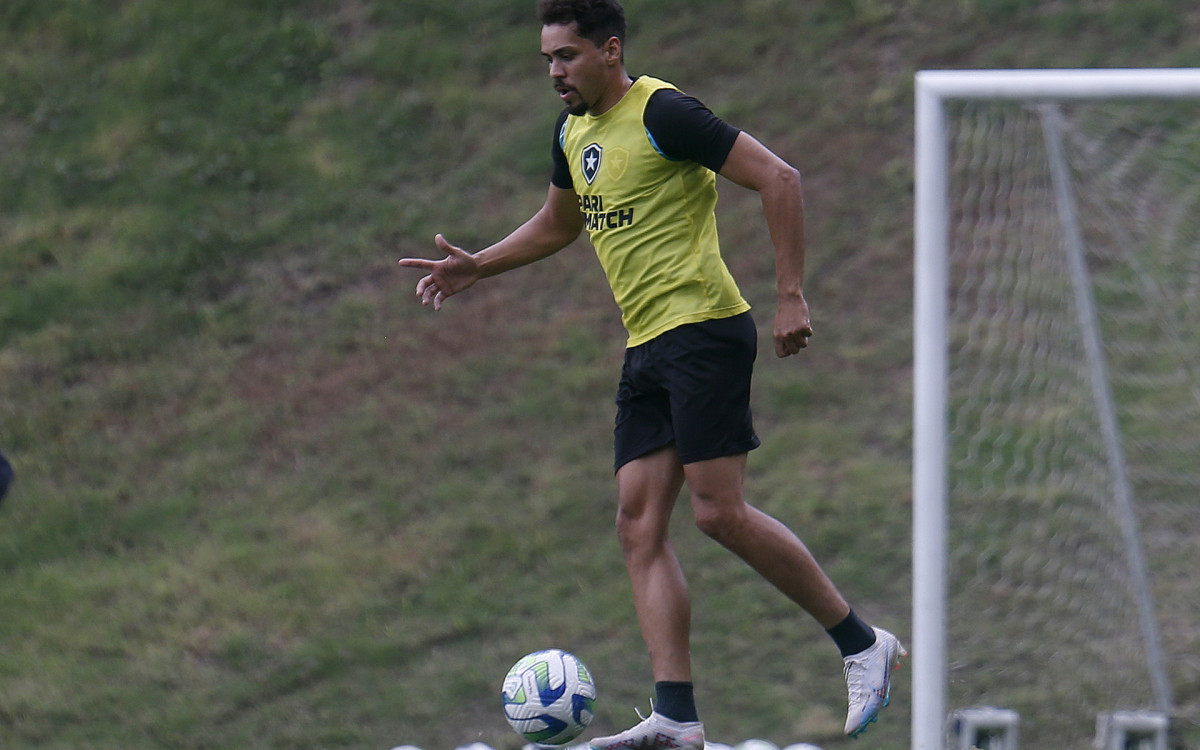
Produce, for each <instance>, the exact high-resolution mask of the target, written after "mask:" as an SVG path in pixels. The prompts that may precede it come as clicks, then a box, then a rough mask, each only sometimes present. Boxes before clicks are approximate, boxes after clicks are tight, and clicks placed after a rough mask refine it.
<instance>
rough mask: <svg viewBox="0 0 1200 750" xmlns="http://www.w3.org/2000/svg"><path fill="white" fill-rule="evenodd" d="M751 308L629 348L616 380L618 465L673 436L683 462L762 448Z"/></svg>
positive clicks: (661, 444)
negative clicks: (755, 407) (754, 412)
mask: <svg viewBox="0 0 1200 750" xmlns="http://www.w3.org/2000/svg"><path fill="white" fill-rule="evenodd" d="M757 354H758V334H757V332H756V330H755V327H754V320H753V318H751V317H750V313H748V312H745V313H741V314H740V315H734V316H733V317H730V318H719V319H717V320H706V321H703V322H700V323H689V324H686V325H682V326H679V327H678V328H673V329H671V330H669V331H667V332H666V333H663V334H661V335H659V336H657V337H656V338H654V339H652V340H650V341H647V342H646V343H644V344H641V345H639V346H635V347H632V348H630V349H626V350H625V364H624V366H623V367H622V368H621V384H620V385H619V386H618V387H617V420H616V427H615V429H614V430H613V434H614V444H615V457H616V460H615V463H614V468H615V469H620V468H621V467H622V466H624V465H625V464H627V463H629V462H630V461H632V460H633V459H635V458H638V457H640V456H644V455H646V454H647V453H650V452H651V451H654V450H657V449H659V448H662V447H664V446H666V445H670V444H671V443H675V446H676V448H677V449H678V451H679V458H680V460H681V461H682V462H683V463H685V464H690V463H695V462H697V461H707V460H709V459H712V458H721V457H723V456H734V455H738V454H740V453H746V452H747V451H750V450H753V449H754V448H757V447H758V445H759V441H758V436H757V435H755V434H754V424H753V422H752V420H751V418H750V376H751V374H752V373H753V371H754V358H755V357H756V356H757Z"/></svg>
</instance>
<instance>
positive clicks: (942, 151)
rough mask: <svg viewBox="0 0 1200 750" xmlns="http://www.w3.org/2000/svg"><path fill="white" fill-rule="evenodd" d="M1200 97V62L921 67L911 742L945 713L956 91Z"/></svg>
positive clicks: (934, 743)
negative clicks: (952, 108)
mask: <svg viewBox="0 0 1200 750" xmlns="http://www.w3.org/2000/svg"><path fill="white" fill-rule="evenodd" d="M1136 98H1160V99H1161V98H1200V68H1187V69H1182V68H1179V69H1165V68H1160V69H1144V70H1135V69H1103V70H956V71H947V70H942V71H921V72H919V73H917V75H916V96H915V99H916V112H915V115H916V122H915V125H916V127H915V144H914V145H915V152H914V155H915V205H914V208H915V215H914V221H915V224H914V240H915V247H914V251H915V254H914V330H915V334H914V347H913V355H914V362H913V379H914V388H913V623H912V627H913V637H912V643H913V659H912V664H913V671H912V682H913V697H912V700H913V708H912V748H913V749H914V750H940V748H942V747H943V744H944V739H945V735H944V728H945V719H946V715H947V714H946V710H947V707H946V679H947V644H946V632H947V622H946V611H947V609H946V608H947V598H946V597H947V589H946V572H947V571H946V566H947V553H948V550H947V531H948V529H947V517H948V499H949V498H948V474H947V466H948V464H947V459H948V445H947V440H948V431H947V417H948V411H947V409H948V399H949V356H948V346H947V342H948V309H949V281H950V279H949V218H950V217H949V197H950V196H949V187H950V177H949V139H948V137H947V133H948V131H947V120H946V111H945V106H946V103H947V102H948V101H951V100H1028V101H1054V100H1072V99H1136Z"/></svg>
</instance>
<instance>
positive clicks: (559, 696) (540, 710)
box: [500, 648, 596, 745]
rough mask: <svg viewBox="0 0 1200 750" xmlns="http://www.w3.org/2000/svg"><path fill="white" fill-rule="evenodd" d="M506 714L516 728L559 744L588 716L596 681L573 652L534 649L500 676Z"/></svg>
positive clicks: (577, 731)
mask: <svg viewBox="0 0 1200 750" xmlns="http://www.w3.org/2000/svg"><path fill="white" fill-rule="evenodd" d="M500 694H501V699H502V700H503V702H504V718H506V719H508V723H509V724H511V725H512V728H513V729H515V730H516V732H517V734H519V735H521V736H522V737H524V738H525V739H526V740H529V741H530V742H534V743H537V744H539V745H562V744H565V743H567V742H570V741H571V740H573V739H575V738H576V737H578V736H579V735H580V734H581V733H582V732H583V730H584V729H586V728H587V725H588V724H590V723H591V721H592V713H593V711H594V710H595V707H596V683H595V681H593V680H592V673H591V672H589V671H588V668H587V667H586V666H584V664H583V662H581V661H579V659H576V658H575V656H574V655H573V654H569V653H567V652H566V651H562V650H560V649H557V648H552V649H547V650H545V651H534V652H533V653H532V654H528V655H527V656H524V657H522V658H521V660H520V661H518V662H517V663H516V664H514V665H513V668H512V669H510V670H508V674H506V675H505V676H504V687H503V688H501V691H500Z"/></svg>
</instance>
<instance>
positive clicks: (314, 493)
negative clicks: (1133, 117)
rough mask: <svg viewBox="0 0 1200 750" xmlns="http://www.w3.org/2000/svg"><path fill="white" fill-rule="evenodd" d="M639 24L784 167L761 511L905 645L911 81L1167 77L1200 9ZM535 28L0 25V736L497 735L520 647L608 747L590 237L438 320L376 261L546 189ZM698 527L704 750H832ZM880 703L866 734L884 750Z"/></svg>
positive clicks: (640, 18) (610, 656)
mask: <svg viewBox="0 0 1200 750" xmlns="http://www.w3.org/2000/svg"><path fill="white" fill-rule="evenodd" d="M626 5H627V9H628V11H629V16H630V39H629V44H628V46H627V48H628V62H629V67H630V69H631V72H633V73H635V74H636V73H642V72H646V73H652V74H654V75H657V76H660V77H663V78H666V79H667V80H671V81H673V82H675V83H677V84H678V85H680V86H681V87H683V88H685V89H686V90H688V91H689V92H691V93H694V94H696V95H698V96H700V97H701V98H702V99H704V100H705V101H706V102H707V103H708V104H709V105H710V106H712V107H713V108H714V109H715V110H716V111H717V112H718V114H721V115H723V116H725V117H726V118H727V119H729V120H730V121H732V122H733V123H735V124H737V125H739V126H741V127H743V128H745V129H747V130H749V131H750V132H752V133H754V134H755V135H757V136H758V137H760V138H761V139H762V140H764V141H765V142H767V143H768V144H769V145H771V146H772V147H774V148H775V150H777V151H778V152H779V153H781V154H782V155H784V156H785V157H786V158H788V159H789V160H790V161H792V162H793V163H795V164H796V165H797V166H798V167H799V168H800V169H801V171H802V172H803V173H804V174H805V177H806V185H807V200H808V211H809V242H810V246H811V250H810V258H809V274H808V276H809V281H808V289H807V294H808V297H809V302H810V304H811V305H812V308H813V312H814V326H815V328H816V332H817V335H816V338H815V339H814V341H813V348H812V349H810V350H809V351H808V352H807V353H806V354H805V355H804V357H803V359H802V360H801V361H795V360H792V361H786V362H777V361H775V360H774V358H772V357H770V356H766V357H764V358H763V359H762V360H761V361H760V369H759V374H758V379H757V382H756V388H757V390H756V393H755V409H756V419H757V426H758V429H759V432H760V435H761V436H762V437H763V439H764V446H763V448H762V449H760V450H759V451H756V452H755V454H754V455H753V457H752V460H751V466H750V476H749V480H748V484H749V495H750V497H751V498H752V499H753V501H754V502H755V503H756V504H757V505H759V506H761V507H763V508H764V509H765V510H767V511H768V512H771V513H773V514H775V515H777V516H778V517H780V518H781V519H782V520H784V521H786V522H787V523H789V524H790V525H792V526H793V528H795V529H796V530H797V531H798V532H799V533H800V534H801V536H803V537H804V539H805V540H806V541H807V542H808V544H809V546H810V547H811V548H812V549H813V550H814V551H815V553H816V554H817V555H818V557H819V558H820V559H821V560H822V562H823V563H824V564H825V565H826V567H827V570H828V571H829V572H830V573H831V575H832V576H833V577H834V578H835V580H836V581H838V582H839V584H840V585H841V586H842V588H843V589H844V591H845V593H846V594H847V595H848V597H849V598H850V599H851V600H852V601H853V602H854V604H855V606H856V608H857V609H859V610H860V611H861V612H862V613H863V614H864V615H866V616H867V617H868V618H870V619H872V620H873V621H877V622H879V623H881V624H885V625H888V626H890V627H892V628H894V629H895V630H896V631H897V632H898V633H899V634H900V635H901V636H902V637H907V636H908V635H909V633H908V625H907V622H908V613H909V608H910V596H909V593H910V592H909V578H908V575H909V573H908V571H909V546H910V537H909V523H910V512H909V510H910V498H909V465H908V464H909V451H910V438H911V432H910V411H909V393H910V390H911V377H910V375H911V372H910V348H911V333H910V325H911V323H910V321H911V303H910V296H911V295H910V288H911V280H912V276H911V268H910V266H911V262H910V258H911V251H910V247H911V228H910V227H911V203H912V201H911V174H912V166H911V138H912V122H911V120H912V115H911V112H912V101H911V99H912V74H913V73H914V72H915V71H916V70H918V69H921V68H930V67H1037V66H1058V67H1065V66H1148V65H1180V64H1195V63H1196V59H1195V51H1194V39H1195V38H1196V36H1197V33H1198V32H1200V17H1198V16H1197V14H1196V12H1195V10H1194V9H1193V8H1192V4H1190V3H1186V2H1182V1H1178V2H1176V1H1172V0H1145V1H1142V0H1139V1H1137V2H1122V1H1120V0H1093V1H1089V2H1080V3H1053V4H1049V3H1038V2H1035V1H1034V0H912V1H911V2H886V1H884V0H853V1H852V2H845V1H844V0H820V1H819V2H809V3H794V2H789V1H787V0H745V1H743V2H727V1H722V2H717V1H716V0H703V1H700V0H654V1H653V2H651V0H629V1H628V2H627V3H626ZM532 6H533V3H532V2H519V3H510V2H501V1H500V0H464V1H463V2H458V3H440V2H434V1H433V0H413V1H409V0H405V2H401V3H395V2H379V1H378V0H295V1H293V2H288V1H286V0H240V1H239V2H233V1H232V0H211V1H209V2H203V3H174V2H169V1H168V0H6V2H5V3H3V5H0V70H3V71H4V73H3V75H0V449H3V450H4V452H5V453H6V454H7V455H8V456H9V457H10V459H11V460H12V462H13V463H14V465H15V466H16V468H17V472H18V482H17V484H16V485H15V487H14V490H13V492H12V493H11V494H10V495H9V497H8V498H7V499H6V500H5V503H4V505H3V506H0V612H2V613H3V614H2V616H0V747H3V748H13V749H14V750H24V749H26V748H28V749H34V748H37V749H39V750H41V749H47V750H49V749H55V750H67V749H70V750H80V749H81V748H88V749H89V750H108V749H110V748H111V749H112V750H116V749H117V748H122V749H123V748H130V747H134V748H178V749H184V750H201V749H205V748H212V749H214V750H215V749H218V748H220V749H223V750H227V749H229V748H290V749H291V750H305V749H308V748H312V749H315V748H338V747H345V748H350V747H354V748H383V749H384V750H386V748H390V747H392V746H393V745H399V744H404V743H412V744H416V745H419V746H421V747H424V748H426V750H434V749H435V748H452V747H455V746H457V745H461V744H465V743H468V742H472V741H475V740H482V741H485V742H488V743H489V744H493V745H495V746H496V747H498V748H514V747H516V746H517V744H518V743H517V738H516V736H515V735H513V734H512V733H511V732H510V731H509V730H508V728H507V726H506V725H505V723H504V719H503V717H502V716H501V713H500V711H499V698H498V692H499V684H500V680H501V678H502V677H503V675H504V673H505V671H506V670H507V669H508V667H509V666H510V664H511V662H512V661H514V660H515V659H516V658H517V657H518V656H520V655H521V654H524V653H526V652H528V651H531V650H533V649H535V648H540V647H545V646H549V645H555V646H559V647H562V648H567V649H570V650H572V651H574V652H576V653H578V654H579V655H580V656H581V657H582V658H583V659H584V660H585V661H586V662H587V663H588V664H589V666H590V667H591V668H592V670H593V672H594V673H595V674H596V677H597V681H598V683H599V687H600V703H599V706H598V718H597V720H596V722H595V725H594V726H595V728H596V729H597V730H599V731H607V730H613V729H618V728H620V727H621V726H623V725H625V724H628V723H630V721H631V720H632V719H633V718H634V714H633V710H632V709H633V707H634V706H635V705H641V706H643V707H644V706H645V701H646V699H647V698H648V697H649V681H650V676H649V674H648V669H647V664H646V659H645V656H644V655H643V649H642V644H641V641H640V637H639V635H638V633H637V629H636V625H635V621H634V618H633V613H632V606H631V602H630V595H629V592H628V585H627V582H626V579H625V574H624V570H623V568H622V565H621V559H620V553H619V550H618V549H617V545H616V541H615V536H614V535H613V533H612V530H611V525H612V523H611V522H612V517H613V514H614V506H613V495H614V491H613V486H612V480H611V476H610V473H611V472H610V468H609V467H610V458H609V455H610V445H609V442H610V424H611V407H610V403H611V399H612V392H613V388H614V385H615V379H616V374H617V370H618V368H619V363H620V358H621V347H622V343H623V332H622V331H621V330H620V326H619V322H618V320H617V315H616V311H615V309H614V306H613V304H612V301H611V297H610V295H609V293H608V290H607V289H606V287H605V285H604V281H603V278H602V275H601V273H600V271H599V269H598V267H597V265H596V263H595V260H594V258H593V257H592V256H591V250H590V248H589V247H587V245H586V243H579V244H577V245H575V246H572V247H571V248H569V249H567V250H565V251H564V252H562V253H561V254H559V255H558V256H555V257H554V258H552V259H549V260H547V261H545V262H544V263H541V264H539V265H538V266H535V267H531V268H528V269H524V270H522V271H519V272H516V273H513V274H511V275H510V276H508V277H504V278H500V279H495V280H492V281H489V282H488V283H486V284H484V285H482V286H480V287H479V288H477V289H475V290H472V292H471V293H470V294H469V295H464V296H463V297H462V298H457V299H454V300H452V301H451V302H450V303H449V304H448V305H447V308H446V309H445V310H443V311H442V312H441V313H440V314H438V315H432V314H430V313H429V312H428V311H426V310H423V309H421V308H420V306H419V305H416V304H415V303H414V301H413V300H412V298H411V288H412V284H413V282H415V278H414V277H413V276H412V275H411V274H406V273H403V272H401V271H399V270H398V269H397V268H396V267H395V261H396V259H397V258H399V257H401V256H406V255H413V254H429V253H432V252H433V249H432V241H431V238H432V236H433V234H434V233H435V232H437V231H442V232H444V233H445V234H446V235H447V237H448V238H449V239H450V240H451V241H452V242H455V243H456V244H460V245H463V246H466V247H468V248H477V247H479V246H481V245H482V244H483V243H485V242H487V241H489V240H492V239H495V238H498V237H499V236H501V235H502V234H503V233H504V232H506V231H508V230H509V229H511V228H512V227H513V226H515V225H516V224H518V223H519V222H520V221H523V220H524V219H525V218H526V217H527V216H528V215H529V214H530V213H531V212H532V211H533V210H535V209H536V208H537V207H538V206H539V205H540V203H541V200H542V199H543V197H544V195H545V192H544V191H545V186H546V182H547V178H548V174H549V159H548V153H547V152H548V148H549V139H550V129H551V125H552V123H553V121H554V117H555V115H556V113H557V107H558V104H557V102H555V100H554V97H553V95H552V92H551V91H550V89H549V86H548V84H547V81H546V80H545V78H544V70H543V65H542V62H541V59H540V56H539V55H538V53H537V26H536V21H535V20H534V16H533V10H532ZM719 211H720V221H721V225H722V240H723V244H724V246H725V247H726V254H727V257H728V259H729V263H730V265H731V267H732V269H733V271H734V273H735V275H736V276H737V277H738V278H739V280H740V282H741V286H742V289H743V292H744V293H745V294H746V295H747V297H748V298H749V299H750V300H751V302H752V303H753V304H754V305H755V307H756V308H757V310H758V319H759V326H760V330H761V331H762V332H764V333H765V332H768V331H769V330H770V325H769V315H770V311H771V309H772V293H773V288H774V287H773V276H772V274H773V259H772V255H771V251H770V248H769V245H768V243H767V238H766V233H765V228H764V227H763V226H762V222H761V219H760V215H761V212H760V208H759V206H758V204H757V202H756V199H755V197H754V196H753V195H750V194H747V193H745V192H743V191H740V190H738V189H737V188H735V187H733V186H731V185H725V186H724V187H723V190H722V205H721V208H720V209H719ZM764 340H765V339H764ZM681 511H685V509H684V508H681ZM686 516H687V513H686V512H681V513H680V514H679V518H678V519H677V521H678V529H677V533H676V537H677V540H676V546H677V548H678V550H679V552H680V555H681V557H682V558H683V562H684V565H685V568H686V569H687V570H688V572H689V582H690V584H691V587H692V590H693V593H694V595H695V599H696V603H695V618H694V619H695V623H694V632H695V643H694V653H695V657H696V670H697V680H698V691H699V695H698V698H699V701H700V709H701V711H702V713H703V714H704V716H705V719H706V721H707V723H708V726H709V733H710V738H711V739H713V740H715V741H721V742H729V743H731V744H732V743H733V742H735V741H737V740H740V739H744V738H747V737H762V738H766V739H770V740H772V741H775V742H777V743H779V744H780V745H783V744H787V743H791V742H795V741H800V740H804V741H808V742H814V743H817V744H820V745H822V746H825V747H830V748H832V747H845V746H850V742H849V741H847V740H844V739H842V738H840V729H841V724H842V718H841V716H842V712H843V711H844V685H843V684H842V681H841V675H840V667H841V664H840V660H839V659H838V657H837V653H836V651H835V650H834V649H833V647H832V646H831V645H830V644H829V643H828V641H827V639H826V638H825V636H824V635H823V634H822V633H821V632H820V631H819V629H818V628H817V627H816V626H815V624H813V623H811V622H810V621H808V620H806V619H805V618H804V617H802V616H800V615H799V614H798V613H796V612H795V611H794V610H793V609H792V608H791V607H790V606H789V605H788V604H787V603H786V602H785V601H784V600H783V599H782V597H780V596H778V595H777V594H775V593H774V592H772V591H770V590H769V589H768V588H767V587H766V586H765V584H763V583H761V582H760V581H759V580H758V579H757V578H756V577H755V576H753V575H752V574H751V573H750V572H748V571H747V570H745V569H743V567H742V566H741V565H740V563H738V562H737V561H735V560H733V559H731V558H730V557H729V556H728V555H726V554H725V553H723V552H722V551H721V550H719V549H717V548H716V547H715V545H712V544H711V543H710V542H708V541H706V540H704V539H702V538H701V537H700V535H699V533H698V532H696V531H695V530H694V529H691V528H690V527H689V524H688V522H687V521H688V519H687V517H686ZM861 519H871V523H870V524H863V523H860V522H859V521H860V520H861ZM1191 689H1193V690H1194V689H1195V686H1191ZM908 704H909V691H908V686H907V685H906V684H904V683H901V684H899V685H898V686H897V689H896V691H895V700H894V702H893V707H892V708H891V709H889V713H888V714H886V715H885V716H884V718H883V719H882V720H881V723H880V724H879V725H878V727H877V728H875V729H872V731H871V732H870V733H869V734H867V735H866V736H865V738H864V739H862V740H860V741H858V742H856V743H854V744H853V746H854V747H856V748H861V749H862V750H874V748H898V747H903V746H905V745H906V742H907V740H906V738H907V736H908V715H907V713H908ZM1085 731H1090V728H1085Z"/></svg>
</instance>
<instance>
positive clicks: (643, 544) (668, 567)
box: [617, 445, 692, 682]
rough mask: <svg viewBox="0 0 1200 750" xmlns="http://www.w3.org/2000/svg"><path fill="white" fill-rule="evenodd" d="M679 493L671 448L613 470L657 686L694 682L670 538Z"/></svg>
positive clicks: (686, 613) (685, 605)
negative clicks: (660, 683)
mask: <svg viewBox="0 0 1200 750" xmlns="http://www.w3.org/2000/svg"><path fill="white" fill-rule="evenodd" d="M682 488H683V465H682V464H680V463H679V454H678V453H677V452H676V451H675V446H674V445H670V446H667V447H666V448H662V449H660V450H657V451H654V452H652V453H649V454H647V455H645V456H642V457H641V458H636V459H634V460H633V461H630V462H629V463H627V464H625V465H624V466H622V467H621V468H620V469H619V470H618V471H617V537H618V539H619V540H620V542H621V551H622V553H624V555H625V568H626V570H627V571H628V572H629V581H630V583H631V584H632V587H633V606H634V609H635V610H637V617H638V624H639V625H640V626H641V630H642V638H643V639H644V640H645V641H646V649H647V650H648V651H649V652H650V667H651V670H652V671H653V673H654V679H655V681H656V682H661V681H664V680H666V681H673V682H690V681H691V679H692V667H691V658H690V657H689V654H688V650H689V640H690V638H691V615H692V606H691V600H690V598H689V596H688V590H687V581H686V580H685V579H684V576H683V569H682V568H681V567H680V566H679V559H678V558H677V557H676V556H675V549H674V548H673V547H672V546H671V540H670V538H669V536H668V527H669V524H670V520H671V511H672V510H673V509H674V507H675V502H676V501H677V500H678V498H679V491H680V490H681V489H682Z"/></svg>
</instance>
